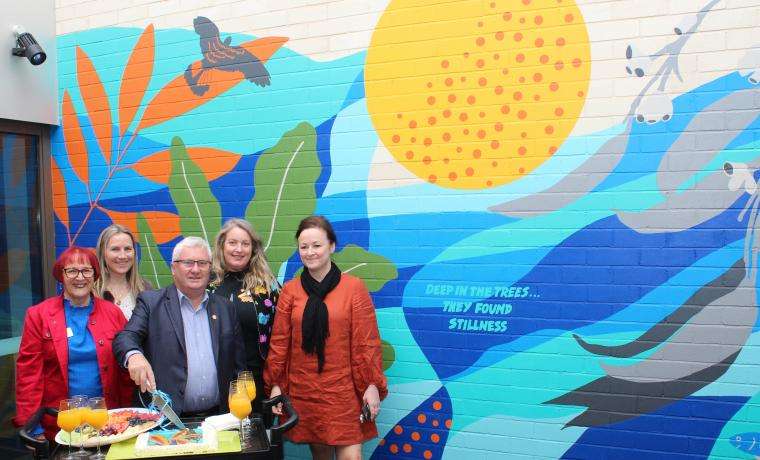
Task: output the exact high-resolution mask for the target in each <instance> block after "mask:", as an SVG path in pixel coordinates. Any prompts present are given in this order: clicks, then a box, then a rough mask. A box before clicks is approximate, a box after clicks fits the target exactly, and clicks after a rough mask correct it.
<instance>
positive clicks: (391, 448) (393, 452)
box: [388, 444, 398, 454]
mask: <svg viewBox="0 0 760 460" xmlns="http://www.w3.org/2000/svg"><path fill="white" fill-rule="evenodd" d="M388 449H389V450H390V451H391V453H392V454H397V453H398V446H397V445H396V444H391V445H390V446H389V447H388Z"/></svg>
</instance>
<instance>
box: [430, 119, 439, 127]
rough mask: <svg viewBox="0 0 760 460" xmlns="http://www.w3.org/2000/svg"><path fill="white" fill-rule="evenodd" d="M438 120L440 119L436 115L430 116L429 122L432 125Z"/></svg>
mask: <svg viewBox="0 0 760 460" xmlns="http://www.w3.org/2000/svg"><path fill="white" fill-rule="evenodd" d="M436 121H438V120H436V119H435V117H428V124H429V125H430V126H433V125H434V124H435V122H436Z"/></svg>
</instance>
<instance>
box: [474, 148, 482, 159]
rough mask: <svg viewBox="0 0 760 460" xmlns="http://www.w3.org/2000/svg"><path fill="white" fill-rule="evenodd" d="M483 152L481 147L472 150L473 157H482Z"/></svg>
mask: <svg viewBox="0 0 760 460" xmlns="http://www.w3.org/2000/svg"><path fill="white" fill-rule="evenodd" d="M482 154H483V153H482V152H481V151H480V149H475V150H473V151H472V157H473V158H480V156H481V155H482Z"/></svg>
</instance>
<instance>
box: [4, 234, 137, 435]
mask: <svg viewBox="0 0 760 460" xmlns="http://www.w3.org/2000/svg"><path fill="white" fill-rule="evenodd" d="M99 275H100V273H99V270H98V260H97V258H96V257H95V254H94V253H93V252H92V251H91V250H89V249H84V248H81V247H77V246H72V247H70V248H68V249H67V250H65V251H64V252H63V253H62V254H61V255H60V256H59V257H58V260H56V262H55V265H53V276H54V277H55V279H57V280H58V281H60V282H61V283H62V284H63V293H62V294H61V295H60V296H56V297H51V298H49V299H47V300H44V301H42V302H41V303H39V304H37V305H34V306H33V307H30V308H29V309H28V310H27V311H26V316H25V318H24V329H23V332H22V334H21V345H20V347H19V352H18V358H17V360H16V417H15V418H14V419H13V422H14V424H15V425H16V426H22V425H24V424H25V423H26V422H27V420H29V418H31V416H32V415H33V414H34V413H35V412H36V411H37V410H38V409H40V408H41V407H54V408H58V404H59V402H60V401H61V400H62V399H66V398H68V397H70V396H72V395H85V396H88V397H95V396H102V397H105V399H106V404H107V405H108V407H109V408H115V407H124V406H129V405H130V403H131V402H132V395H133V390H134V385H133V384H132V382H131V380H130V379H129V375H128V374H127V373H126V371H123V370H122V369H121V367H120V366H119V365H118V364H117V363H116V360H115V358H114V355H113V352H112V351H111V341H112V340H113V338H114V336H115V335H116V333H117V332H119V331H120V330H121V329H122V328H123V327H124V325H125V324H126V322H127V321H126V319H125V318H124V315H123V314H122V313H121V310H119V308H118V307H117V306H116V305H114V304H112V303H111V302H108V301H106V300H103V299H100V298H97V297H95V296H93V295H92V286H93V284H94V282H95V280H97V279H98V276H99ZM42 428H44V430H45V437H47V438H48V439H53V437H54V436H55V433H56V432H57V430H58V428H57V426H56V421H55V419H54V418H53V417H49V416H45V417H44V418H43V419H42Z"/></svg>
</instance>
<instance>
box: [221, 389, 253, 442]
mask: <svg viewBox="0 0 760 460" xmlns="http://www.w3.org/2000/svg"><path fill="white" fill-rule="evenodd" d="M227 402H228V403H229V406H230V412H231V413H232V415H234V416H235V417H237V419H238V420H240V447H241V448H243V449H245V448H246V447H247V446H246V443H245V439H246V437H245V435H244V428H243V420H244V419H245V418H246V417H248V414H250V413H251V399H250V398H249V397H248V390H247V388H246V385H245V382H240V381H239V380H233V381H231V382H230V392H229V396H228V399H227Z"/></svg>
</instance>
